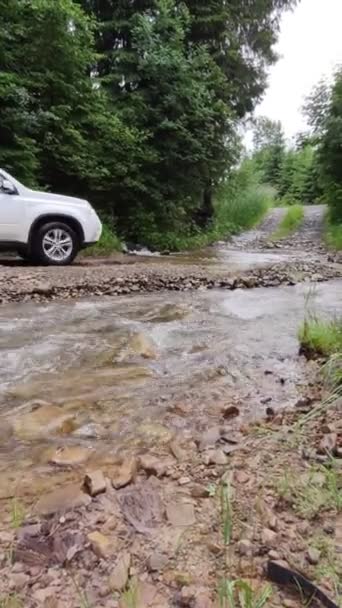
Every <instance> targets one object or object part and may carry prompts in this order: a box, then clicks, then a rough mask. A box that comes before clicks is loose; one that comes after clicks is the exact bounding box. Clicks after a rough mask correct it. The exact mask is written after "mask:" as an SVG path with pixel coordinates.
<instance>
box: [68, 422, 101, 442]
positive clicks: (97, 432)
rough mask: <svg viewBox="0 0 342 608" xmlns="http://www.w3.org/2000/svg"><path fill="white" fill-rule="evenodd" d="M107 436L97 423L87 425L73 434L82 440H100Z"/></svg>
mask: <svg viewBox="0 0 342 608" xmlns="http://www.w3.org/2000/svg"><path fill="white" fill-rule="evenodd" d="M105 435H106V431H105V429H104V428H103V427H102V426H101V425H100V424H96V422H89V424H85V425H83V426H81V427H80V428H79V429H76V430H75V431H74V432H73V436H75V437H79V438H80V439H100V438H101V437H104V436H105Z"/></svg>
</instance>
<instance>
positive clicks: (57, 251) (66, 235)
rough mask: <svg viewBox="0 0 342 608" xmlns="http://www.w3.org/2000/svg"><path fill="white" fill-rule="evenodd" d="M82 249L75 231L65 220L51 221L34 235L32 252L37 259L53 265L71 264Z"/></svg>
mask: <svg viewBox="0 0 342 608" xmlns="http://www.w3.org/2000/svg"><path fill="white" fill-rule="evenodd" d="M79 249H80V243H79V239H78V236H77V234H76V233H75V231H74V230H73V229H72V228H71V227H70V226H69V225H68V224H65V223H64V222H49V223H48V224H44V225H43V226H41V227H40V228H39V229H38V230H37V232H35V233H34V234H33V237H32V253H33V257H34V259H35V260H36V261H38V262H40V263H42V264H46V265H50V266H51V265H53V266H65V265H67V264H71V262H72V261H73V260H74V259H75V257H76V255H77V254H78V252H79Z"/></svg>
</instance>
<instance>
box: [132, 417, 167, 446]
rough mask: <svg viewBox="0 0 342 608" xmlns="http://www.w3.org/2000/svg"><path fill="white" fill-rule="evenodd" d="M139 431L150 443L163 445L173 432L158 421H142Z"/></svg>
mask: <svg viewBox="0 0 342 608" xmlns="http://www.w3.org/2000/svg"><path fill="white" fill-rule="evenodd" d="M139 431H140V433H141V434H142V435H143V436H144V438H146V441H147V442H148V443H150V444H152V445H164V444H166V443H169V442H170V441H171V440H172V439H173V432H172V431H170V429H168V428H167V427H165V426H163V425H162V424H159V423H158V422H144V423H143V424H141V425H140V427H139Z"/></svg>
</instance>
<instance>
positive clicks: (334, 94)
mask: <svg viewBox="0 0 342 608" xmlns="http://www.w3.org/2000/svg"><path fill="white" fill-rule="evenodd" d="M319 162H320V166H321V173H322V183H323V186H324V189H325V192H326V198H327V201H328V203H329V205H330V207H331V211H332V217H333V219H335V220H337V221H339V222H342V68H340V69H339V70H338V71H337V72H336V74H335V79H334V84H333V86H332V89H331V95H330V101H329V106H328V109H327V113H326V118H325V120H324V121H323V126H322V135H321V140H320V146H319Z"/></svg>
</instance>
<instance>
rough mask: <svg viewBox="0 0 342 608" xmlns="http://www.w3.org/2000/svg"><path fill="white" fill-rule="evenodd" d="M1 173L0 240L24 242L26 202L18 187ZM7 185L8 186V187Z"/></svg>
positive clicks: (3, 241)
mask: <svg viewBox="0 0 342 608" xmlns="http://www.w3.org/2000/svg"><path fill="white" fill-rule="evenodd" d="M9 183H11V182H9V180H7V179H6V178H5V177H4V176H3V175H2V174H1V173H0V242H2V243H6V242H18V243H20V242H22V240H23V232H24V231H23V222H24V218H25V209H24V202H23V200H22V197H21V196H20V194H19V192H18V190H17V188H16V187H15V186H14V184H12V189H9V188H8V186H9ZM6 186H7V188H6Z"/></svg>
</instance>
